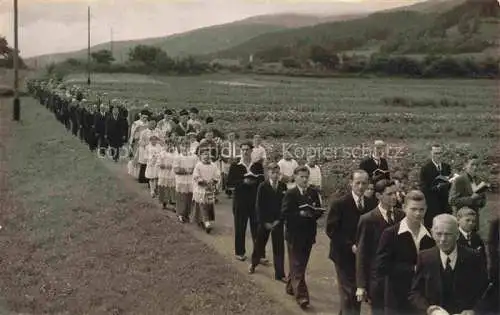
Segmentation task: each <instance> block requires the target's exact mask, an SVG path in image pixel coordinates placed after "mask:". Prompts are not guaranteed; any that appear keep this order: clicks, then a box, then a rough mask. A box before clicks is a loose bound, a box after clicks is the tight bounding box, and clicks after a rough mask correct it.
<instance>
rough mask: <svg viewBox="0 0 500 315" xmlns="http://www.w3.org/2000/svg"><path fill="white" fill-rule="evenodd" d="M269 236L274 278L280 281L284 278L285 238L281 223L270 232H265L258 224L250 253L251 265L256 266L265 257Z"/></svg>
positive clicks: (261, 225)
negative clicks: (271, 247) (271, 246)
mask: <svg viewBox="0 0 500 315" xmlns="http://www.w3.org/2000/svg"><path fill="white" fill-rule="evenodd" d="M269 234H270V235H271V242H272V245H273V263H274V277H275V278H276V279H281V278H284V277H285V237H284V229H283V223H280V224H278V225H277V226H276V227H274V229H273V230H272V231H269V230H266V228H265V227H264V225H263V224H259V227H258V229H257V237H256V239H255V245H254V248H253V253H252V265H254V266H257V265H258V264H259V261H260V259H261V258H262V257H264V256H265V252H266V244H267V241H268V240H269Z"/></svg>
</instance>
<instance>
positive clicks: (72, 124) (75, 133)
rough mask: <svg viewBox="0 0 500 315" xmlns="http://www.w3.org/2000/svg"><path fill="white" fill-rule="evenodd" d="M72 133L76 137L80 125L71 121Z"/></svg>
mask: <svg viewBox="0 0 500 315" xmlns="http://www.w3.org/2000/svg"><path fill="white" fill-rule="evenodd" d="M71 132H72V133H73V135H74V136H77V135H78V124H77V123H76V122H75V121H73V120H72V121H71Z"/></svg>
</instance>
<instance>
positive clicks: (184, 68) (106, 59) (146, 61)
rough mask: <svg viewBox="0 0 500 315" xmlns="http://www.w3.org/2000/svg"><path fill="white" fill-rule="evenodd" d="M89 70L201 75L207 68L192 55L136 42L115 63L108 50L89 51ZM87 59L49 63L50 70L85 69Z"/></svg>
mask: <svg viewBox="0 0 500 315" xmlns="http://www.w3.org/2000/svg"><path fill="white" fill-rule="evenodd" d="M90 56H91V62H90V64H89V66H90V70H91V71H94V72H114V73H116V72H128V73H141V74H152V73H158V74H201V73H204V72H207V71H208V70H209V68H210V67H209V65H208V64H206V63H202V62H199V61H197V60H196V59H194V58H193V57H192V56H187V57H182V58H172V57H170V56H169V55H168V54H167V53H166V52H165V51H164V50H162V49H161V48H159V47H156V46H148V45H137V46H135V47H133V48H131V49H130V50H129V52H128V59H127V60H126V61H125V62H123V63H117V62H115V58H114V57H113V54H112V52H111V51H110V50H107V49H102V50H99V51H95V52H93V53H91V55H90ZM86 67H87V62H86V61H84V60H80V59H76V58H69V59H66V60H65V61H64V62H62V63H59V64H51V65H49V66H48V71H49V72H53V73H55V72H58V73H59V75H64V74H65V72H71V71H75V70H84V69H86Z"/></svg>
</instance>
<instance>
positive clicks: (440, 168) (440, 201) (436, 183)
mask: <svg viewBox="0 0 500 315" xmlns="http://www.w3.org/2000/svg"><path fill="white" fill-rule="evenodd" d="M442 154H443V149H442V147H441V146H440V145H439V144H434V145H433V146H432V148H431V159H430V160H429V161H427V162H426V163H425V165H424V166H423V167H422V168H421V170H420V189H421V190H422V192H423V193H424V195H425V200H426V202H427V212H426V214H425V219H424V224H425V227H426V228H428V229H430V228H431V227H432V219H433V218H434V217H435V216H437V215H438V214H441V213H451V208H450V205H449V204H448V193H449V190H450V183H449V182H448V181H445V180H440V179H437V177H438V176H446V177H449V176H451V167H450V165H449V164H448V163H445V162H443V161H442Z"/></svg>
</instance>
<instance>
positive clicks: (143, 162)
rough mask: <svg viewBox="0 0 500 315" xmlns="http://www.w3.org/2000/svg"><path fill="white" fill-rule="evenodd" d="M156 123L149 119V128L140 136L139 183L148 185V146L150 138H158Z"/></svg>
mask: <svg viewBox="0 0 500 315" xmlns="http://www.w3.org/2000/svg"><path fill="white" fill-rule="evenodd" d="M155 128H156V121H155V120H154V119H153V118H150V119H149V122H148V128H147V129H145V130H143V131H141V133H140V134H139V147H138V156H137V162H138V163H139V177H138V181H139V183H148V180H147V178H146V167H147V159H148V156H147V152H146V146H147V145H148V144H149V141H150V138H151V136H152V135H156V136H157V133H158V132H157V131H156V130H155Z"/></svg>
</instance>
